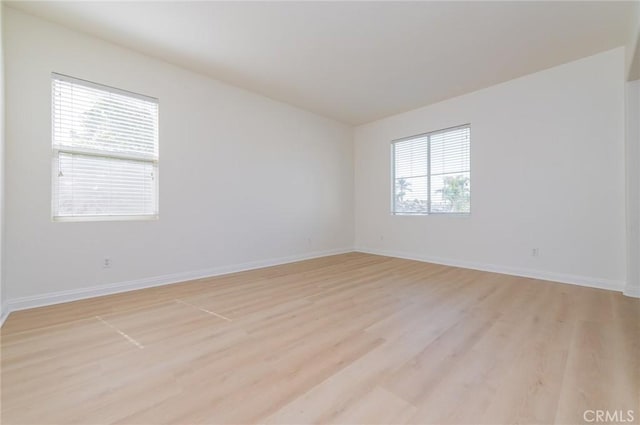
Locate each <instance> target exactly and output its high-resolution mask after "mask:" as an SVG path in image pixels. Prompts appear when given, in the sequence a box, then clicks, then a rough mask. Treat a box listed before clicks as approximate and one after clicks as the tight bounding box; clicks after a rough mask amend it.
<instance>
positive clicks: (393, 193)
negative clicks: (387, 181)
mask: <svg viewBox="0 0 640 425" xmlns="http://www.w3.org/2000/svg"><path fill="white" fill-rule="evenodd" d="M463 128H467V129H469V167H468V169H467V171H465V172H466V173H469V182H470V181H471V123H466V124H460V125H456V126H453V127H447V128H443V129H439V130H434V131H428V132H425V133H420V134H414V135H412V136H407V137H402V138H399V139H394V140H392V141H391V144H390V147H391V199H390V200H391V205H390V210H391V212H390V214H391V215H392V216H409V217H415V216H417V217H420V216H428V215H438V216H457V217H468V216H470V215H471V204H472V202H471V198H472V192H471V190H469V211H468V212H450V211H443V212H433V211H432V210H431V178H432V174H431V137H432V136H434V135H437V134H441V133H447V132H450V131H453V130H458V129H463ZM425 137H426V138H427V158H426V161H427V174H426V177H427V212H398V211H396V151H395V149H396V144H397V143H402V142H406V141H409V140H413V139H418V138H425Z"/></svg>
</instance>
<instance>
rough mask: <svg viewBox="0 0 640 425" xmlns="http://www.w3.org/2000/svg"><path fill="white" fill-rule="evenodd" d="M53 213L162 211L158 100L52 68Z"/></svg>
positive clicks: (128, 215)
mask: <svg viewBox="0 0 640 425" xmlns="http://www.w3.org/2000/svg"><path fill="white" fill-rule="evenodd" d="M52 131H53V143H52V145H53V146H52V147H53V161H52V162H53V167H52V168H53V176H52V177H53V187H52V210H53V218H54V220H111V219H136V218H156V217H157V216H158V100H157V99H154V98H150V97H147V96H142V95H139V94H135V93H130V92H127V91H124V90H119V89H115V88H112V87H107V86H103V85H99V84H95V83H90V82H87V81H83V80H78V79H76V78H71V77H67V76H64V75H60V74H55V73H54V74H53V75H52Z"/></svg>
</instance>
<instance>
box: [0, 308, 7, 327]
mask: <svg viewBox="0 0 640 425" xmlns="http://www.w3.org/2000/svg"><path fill="white" fill-rule="evenodd" d="M7 317H9V306H8V305H7V304H6V303H2V305H1V306H0V328H1V327H2V325H4V321H5V320H7Z"/></svg>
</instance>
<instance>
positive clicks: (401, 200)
mask: <svg viewBox="0 0 640 425" xmlns="http://www.w3.org/2000/svg"><path fill="white" fill-rule="evenodd" d="M470 143H471V126H470V125H463V126H460V127H454V128H448V129H445V130H439V131H434V132H432V133H425V134H420V135H417V136H412V137H407V138H404V139H400V140H395V141H393V142H392V144H391V147H392V155H393V182H392V186H393V199H392V213H393V214H418V215H423V214H469V213H470V212H471V174H470V160H469V156H470Z"/></svg>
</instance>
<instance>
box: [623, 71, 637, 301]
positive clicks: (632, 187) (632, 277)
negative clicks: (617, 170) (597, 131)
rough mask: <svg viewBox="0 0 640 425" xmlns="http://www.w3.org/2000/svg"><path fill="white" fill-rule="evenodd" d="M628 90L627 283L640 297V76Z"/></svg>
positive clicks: (628, 290)
mask: <svg viewBox="0 0 640 425" xmlns="http://www.w3.org/2000/svg"><path fill="white" fill-rule="evenodd" d="M626 88H627V90H626V92H627V111H626V116H627V134H626V140H627V144H626V159H627V166H626V170H627V286H626V288H625V290H624V293H625V294H627V295H632V296H636V297H640V80H636V81H632V82H628V83H627V85H626Z"/></svg>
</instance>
